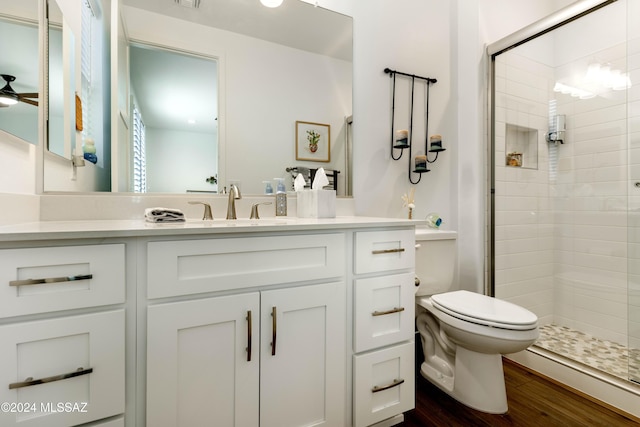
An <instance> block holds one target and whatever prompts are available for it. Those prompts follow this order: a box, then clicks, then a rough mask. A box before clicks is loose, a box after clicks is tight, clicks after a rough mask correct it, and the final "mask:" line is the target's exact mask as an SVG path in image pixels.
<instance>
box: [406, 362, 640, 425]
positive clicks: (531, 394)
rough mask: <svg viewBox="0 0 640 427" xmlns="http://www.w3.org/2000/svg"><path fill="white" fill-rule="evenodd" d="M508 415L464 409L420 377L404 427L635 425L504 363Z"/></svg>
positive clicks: (523, 370) (544, 380)
mask: <svg viewBox="0 0 640 427" xmlns="http://www.w3.org/2000/svg"><path fill="white" fill-rule="evenodd" d="M504 371H505V382H506V386H507V399H508V402H509V412H508V413H506V414H504V415H491V414H485V413H484V412H480V411H476V410H474V409H471V408H468V407H466V406H464V405H462V404H460V403H458V402H456V401H455V400H454V399H452V398H451V397H449V396H448V395H447V394H446V393H444V392H442V391H441V390H440V389H438V388H437V387H436V386H434V385H432V384H431V383H430V382H428V381H427V380H425V379H424V378H422V376H421V375H420V374H418V377H417V378H416V408H415V409H414V410H412V411H409V412H407V413H406V414H405V421H404V422H403V423H402V424H399V426H402V427H428V426H437V427H443V426H450V427H456V426H464V427H475V426H486V427H503V426H518V427H521V426H522V427H528V426H532V427H555V426H557V427H572V426H576V427H577V426H589V427H594V426H603V427H604V426H606V427H611V426H616V427H618V426H639V425H640V422H639V421H640V420H632V419H629V418H626V417H624V416H622V415H620V414H618V413H616V412H614V411H612V410H611V409H609V408H606V407H604V406H601V405H598V404H597V403H594V402H592V401H590V400H589V399H587V398H585V397H584V396H581V395H579V394H575V393H573V392H571V391H570V390H567V389H566V388H564V387H561V386H559V385H558V384H555V383H553V382H551V381H549V380H547V379H545V378H543V377H540V376H538V375H535V374H534V373H532V372H530V371H528V370H526V369H525V368H523V367H522V366H520V365H518V364H516V363H514V362H511V361H509V360H506V359H505V361H504Z"/></svg>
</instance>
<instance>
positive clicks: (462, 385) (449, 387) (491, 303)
mask: <svg viewBox="0 0 640 427" xmlns="http://www.w3.org/2000/svg"><path fill="white" fill-rule="evenodd" d="M456 237H457V234H456V233H455V232H452V231H441V230H432V229H417V230H416V276H417V278H418V279H419V286H418V287H417V288H416V326H417V329H418V332H419V333H420V339H421V342H422V349H423V353H424V361H423V362H422V364H421V366H420V372H421V374H422V376H424V377H425V378H426V379H428V380H429V381H430V382H432V383H433V384H435V385H436V386H438V387H439V388H440V389H442V390H443V391H444V392H446V393H448V394H449V395H450V396H452V397H453V398H454V399H456V400H458V401H459V402H461V403H464V404H465V405H467V406H469V407H471V408H474V409H477V410H480V411H484V412H488V413H492V414H502V413H505V412H507V409H508V406H507V396H506V390H505V384H504V373H503V370H502V354H509V353H515V352H518V351H521V350H524V349H526V348H527V347H529V346H530V345H531V344H533V343H534V342H535V340H536V339H537V337H538V319H537V316H536V315H535V314H534V313H532V312H530V311H529V310H526V309H525V308H523V307H520V306H518V305H515V304H512V303H510V302H507V301H503V300H500V299H497V298H493V297H489V296H486V295H481V294H479V293H475V292H469V291H466V290H459V289H455V286H454V282H453V272H454V267H455V256H456V251H455V249H456V245H455V242H456Z"/></svg>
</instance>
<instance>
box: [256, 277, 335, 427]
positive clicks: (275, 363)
mask: <svg viewBox="0 0 640 427" xmlns="http://www.w3.org/2000/svg"><path fill="white" fill-rule="evenodd" d="M261 318H262V323H261V337H262V339H261V354H260V361H261V371H260V426H261V427H287V426H303V425H305V426H306V425H314V426H340V425H344V424H345V401H346V392H345V389H346V379H345V375H346V374H345V370H346V368H345V360H346V355H345V351H346V350H345V329H346V319H345V289H344V284H343V283H331V284H322V285H313V286H303V287H299V288H289V289H279V290H273V291H265V292H262V294H261Z"/></svg>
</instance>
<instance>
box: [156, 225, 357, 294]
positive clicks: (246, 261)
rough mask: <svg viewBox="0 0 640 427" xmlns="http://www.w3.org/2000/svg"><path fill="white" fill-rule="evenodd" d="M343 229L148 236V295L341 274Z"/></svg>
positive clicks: (298, 280) (342, 269)
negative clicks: (280, 233) (293, 233)
mask: <svg viewBox="0 0 640 427" xmlns="http://www.w3.org/2000/svg"><path fill="white" fill-rule="evenodd" d="M344 240H345V237H344V234H339V233H336V234H317V235H315V234H314V235H299V236H270V237H238V238H222V239H206V240H178V241H162V242H150V243H149V244H148V245H147V296H148V297H149V298H151V299H152V298H163V297H170V296H177V295H189V294H196V293H202V292H214V291H223V290H228V289H241V288H249V287H255V286H265V285H274V284H279V283H292V282H301V281H309V280H317V279H328V278H337V277H341V276H344V274H345V261H344V259H345V250H344V247H345V244H344Z"/></svg>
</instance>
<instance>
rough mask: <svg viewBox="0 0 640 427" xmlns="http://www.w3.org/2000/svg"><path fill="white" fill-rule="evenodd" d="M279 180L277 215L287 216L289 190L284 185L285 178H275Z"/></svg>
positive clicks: (277, 187)
mask: <svg viewBox="0 0 640 427" xmlns="http://www.w3.org/2000/svg"><path fill="white" fill-rule="evenodd" d="M274 179H275V180H276V181H278V185H277V186H276V216H287V190H286V188H285V186H284V178H274Z"/></svg>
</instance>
